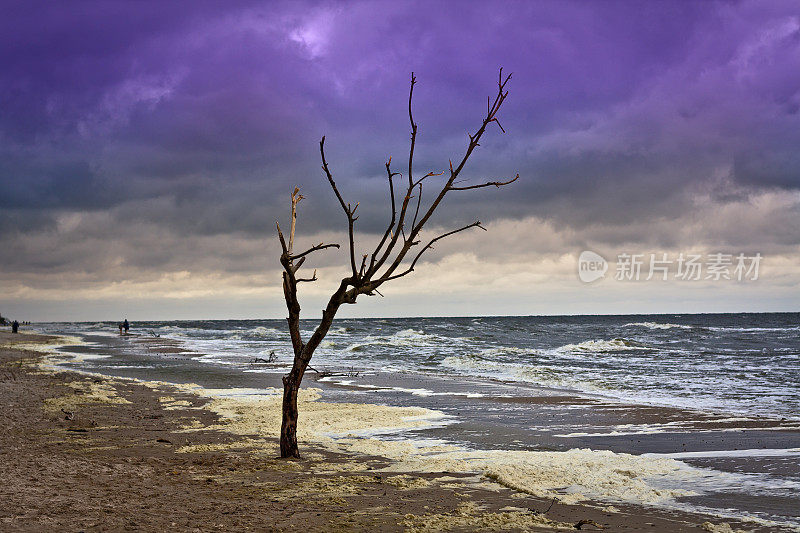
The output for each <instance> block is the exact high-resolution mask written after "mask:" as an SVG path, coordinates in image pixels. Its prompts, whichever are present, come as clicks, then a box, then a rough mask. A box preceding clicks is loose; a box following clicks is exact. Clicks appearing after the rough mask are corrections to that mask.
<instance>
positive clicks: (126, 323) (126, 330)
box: [122, 318, 131, 335]
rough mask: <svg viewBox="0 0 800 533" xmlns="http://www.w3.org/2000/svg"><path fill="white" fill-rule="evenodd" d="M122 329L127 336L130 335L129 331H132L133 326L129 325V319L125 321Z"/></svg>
mask: <svg viewBox="0 0 800 533" xmlns="http://www.w3.org/2000/svg"><path fill="white" fill-rule="evenodd" d="M122 327H124V328H125V335H127V334H128V329H130V327H131V325H130V324H129V323H128V319H127V318H126V319H125V322H123V323H122Z"/></svg>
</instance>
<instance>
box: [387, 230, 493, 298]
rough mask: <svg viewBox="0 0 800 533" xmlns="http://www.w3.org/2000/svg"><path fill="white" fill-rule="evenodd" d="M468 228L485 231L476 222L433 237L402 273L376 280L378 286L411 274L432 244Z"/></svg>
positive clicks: (431, 247)
mask: <svg viewBox="0 0 800 533" xmlns="http://www.w3.org/2000/svg"><path fill="white" fill-rule="evenodd" d="M470 228H480V229H482V230H483V231H486V228H484V227H483V226H482V225H481V221H480V220H477V221H475V222H473V223H472V224H467V225H466V226H464V227H461V228H458V229H454V230H453V231H448V232H447V233H442V234H441V235H439V236H438V237H435V238H433V239H431V240H430V242H428V244H426V245H425V247H424V248H423V249H422V250H420V251H419V253H418V254H417V255H416V256H415V257H414V260H413V261H411V265H410V266H409V267H408V268H407V269H406V270H404V271H403V272H401V273H399V274H395V275H393V276H388V277H382V278H380V279H379V280H378V282H379V284H382V283H384V282H386V281H391V280H393V279H397V278H402V277H403V276H405V275H408V274H410V273H412V272H413V271H414V266H415V265H416V264H417V261H419V258H420V257H422V254H424V253H425V252H426V251H428V250H431V249H433V243H435V242H436V241H439V240H441V239H444V238H446V237H449V236H450V235H454V234H456V233H460V232H462V231H464V230H468V229H470ZM373 290H374V289H373Z"/></svg>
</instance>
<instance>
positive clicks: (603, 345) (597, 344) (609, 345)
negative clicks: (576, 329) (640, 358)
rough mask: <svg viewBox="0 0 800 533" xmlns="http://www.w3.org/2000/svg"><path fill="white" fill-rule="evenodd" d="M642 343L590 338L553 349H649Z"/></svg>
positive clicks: (606, 350) (569, 350)
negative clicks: (589, 339)
mask: <svg viewBox="0 0 800 533" xmlns="http://www.w3.org/2000/svg"><path fill="white" fill-rule="evenodd" d="M649 349H650V348H648V347H647V346H645V345H643V344H642V343H639V342H636V341H633V340H630V339H611V340H603V339H598V340H591V341H584V342H581V343H579V344H565V345H564V346H560V347H558V348H556V349H555V351H556V352H557V353H575V352H578V353H604V352H619V351H628V350H649Z"/></svg>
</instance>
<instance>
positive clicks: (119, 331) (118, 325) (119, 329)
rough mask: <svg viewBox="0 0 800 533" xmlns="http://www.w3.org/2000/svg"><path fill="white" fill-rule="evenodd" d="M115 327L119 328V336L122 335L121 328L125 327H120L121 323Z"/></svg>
mask: <svg viewBox="0 0 800 533" xmlns="http://www.w3.org/2000/svg"><path fill="white" fill-rule="evenodd" d="M117 326H119V334H120V335H122V328H124V327H125V326H123V325H122V322H120V323H119V324H117Z"/></svg>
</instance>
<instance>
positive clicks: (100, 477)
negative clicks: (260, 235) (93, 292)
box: [0, 332, 767, 532]
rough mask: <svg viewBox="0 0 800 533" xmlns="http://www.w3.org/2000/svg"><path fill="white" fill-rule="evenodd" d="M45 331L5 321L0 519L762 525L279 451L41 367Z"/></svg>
mask: <svg viewBox="0 0 800 533" xmlns="http://www.w3.org/2000/svg"><path fill="white" fill-rule="evenodd" d="M48 342H52V339H49V338H47V337H44V336H36V335H11V334H9V333H5V332H2V333H0V405H2V409H3V410H2V416H0V480H2V482H0V530H2V531H123V530H124V531H131V530H140V531H153V530H159V529H161V530H166V529H169V530H181V531H213V530H222V531H233V530H235V531H244V530H258V531H284V530H286V531H290V530H300V531H362V530H372V531H487V530H493V531H552V530H575V529H576V524H578V523H579V522H581V521H584V522H583V525H581V529H582V530H597V529H598V527H597V526H596V525H599V526H602V527H603V528H604V530H605V531H664V532H679V531H726V532H727V531H737V529H739V528H741V529H745V530H759V528H757V527H754V526H753V525H752V524H745V525H743V524H726V523H725V521H723V520H720V519H715V518H713V517H707V516H700V515H692V514H686V513H677V512H675V513H671V512H666V511H657V510H653V509H651V508H647V507H643V506H636V505H625V506H621V505H617V506H615V507H610V506H608V505H607V504H601V503H594V502H591V501H588V502H582V503H581V504H580V505H567V504H564V503H555V504H553V505H552V506H551V501H550V500H548V499H544V498H541V497H536V496H533V495H531V494H529V493H527V492H519V491H516V490H513V489H511V488H508V487H506V486H501V485H499V484H496V483H492V482H491V481H490V480H487V479H486V478H485V477H484V478H481V477H479V476H476V475H474V473H469V472H463V471H461V472H421V471H420V472H413V471H412V472H408V471H405V472H403V473H397V472H391V470H392V467H393V461H392V460H390V459H387V458H386V457H379V456H369V455H364V454H363V453H353V452H349V453H344V451H345V450H344V448H342V449H340V450H337V449H336V447H335V446H334V445H332V444H331V443H328V444H327V445H325V446H323V445H321V444H319V443H311V442H303V443H301V451H303V452H305V453H304V459H302V460H299V461H288V460H281V459H278V458H277V457H276V456H277V442H276V441H275V439H274V438H272V437H268V436H265V434H264V432H260V431H253V432H252V434H250V433H249V430H248V428H246V427H242V426H241V425H239V426H237V422H236V420H237V417H235V416H234V417H230V416H227V417H226V416H223V415H224V414H225V413H224V411H223V410H222V409H220V406H219V405H217V406H215V405H214V401H212V400H209V399H207V398H203V397H201V396H198V395H197V394H194V393H192V392H187V391H186V390H181V389H178V388H174V387H170V386H169V385H166V384H149V385H146V384H141V383H136V382H132V381H126V380H119V379H110V378H105V377H98V376H88V375H82V374H76V373H72V372H59V371H52V370H45V369H43V367H42V365H40V364H39V363H40V361H41V358H42V357H43V352H45V351H46V344H47V343H48ZM20 347H24V348H27V350H21V349H19V348H20ZM30 348H34V349H35V350H31V349H30ZM307 394H308V395H310V396H308V397H307V399H309V398H313V392H310V393H307ZM309 402H313V399H309ZM227 405H228V406H229V407H230V406H234V408H235V409H246V408H247V406H246V405H241V404H238V403H228V404H227ZM309 405H311V404H310V403H309ZM210 407H216V411H220V412H222V414H220V412H215V410H212V409H211V408H210ZM307 407H308V406H307ZM412 411H413V410H412ZM302 413H303V411H302V409H301V416H302ZM229 414H230V413H229ZM234 414H235V413H234ZM321 414H324V413H321ZM398 414H399V413H397V412H393V413H387V414H386V416H387V419H393V418H394V419H395V420H396V419H397V418H398V417H397V416H396V415H398ZM403 415H404V416H401V417H399V418H401V419H402V418H404V419H406V420H410V421H411V423H414V420H415V418H414V417H415V416H418V417H422V418H424V417H425V416H426V414H425V413H417V412H416V411H415V412H411V411H409V412H408V413H403ZM265 416H266V415H265ZM314 416H315V414H314V412H313V410H309V412H308V418H309V419H311V418H313V417H314ZM409 417H411V418H409ZM276 419H277V418H275V417H271V416H267V417H266V418H264V419H263V420H262V422H263V423H274V420H276ZM417 419H419V418H417ZM301 427H302V421H301ZM330 429H331V431H332V432H335V431H336V429H337V428H335V427H333V428H330ZM387 470H388V471H387ZM545 511H546V512H545ZM585 521H589V522H585ZM594 524H596V525H594ZM760 530H762V531H766V530H767V529H765V528H762V529H760Z"/></svg>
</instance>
